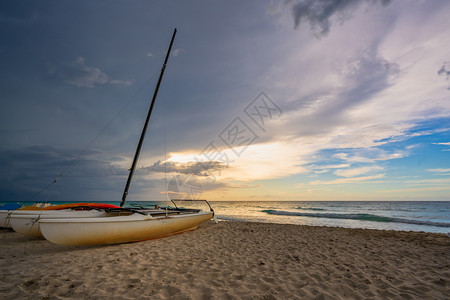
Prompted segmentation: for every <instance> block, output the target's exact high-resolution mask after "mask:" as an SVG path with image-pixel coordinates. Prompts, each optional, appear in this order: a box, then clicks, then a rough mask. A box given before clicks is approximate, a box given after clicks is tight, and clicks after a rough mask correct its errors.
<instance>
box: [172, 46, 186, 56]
mask: <svg viewBox="0 0 450 300" xmlns="http://www.w3.org/2000/svg"><path fill="white" fill-rule="evenodd" d="M184 52H186V51H185V50H184V49H182V48H177V49H174V50H173V51H172V56H178V55H180V54H181V53H184Z"/></svg>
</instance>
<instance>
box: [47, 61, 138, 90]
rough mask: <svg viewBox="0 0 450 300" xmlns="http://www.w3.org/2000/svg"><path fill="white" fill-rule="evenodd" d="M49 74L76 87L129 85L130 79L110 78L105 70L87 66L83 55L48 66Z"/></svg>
mask: <svg viewBox="0 0 450 300" xmlns="http://www.w3.org/2000/svg"><path fill="white" fill-rule="evenodd" d="M49 72H50V74H51V75H54V76H56V77H58V78H60V79H61V80H63V81H64V82H66V83H68V84H71V85H75V86H77V87H87V88H93V87H94V86H95V85H98V84H106V83H109V84H118V85H126V86H128V85H131V84H133V82H132V81H131V80H120V79H111V78H110V77H109V76H108V75H107V74H106V73H105V72H103V71H102V70H100V69H99V68H96V67H92V66H88V65H86V63H85V58H84V57H78V58H77V59H76V60H75V61H73V62H70V63H66V64H61V65H59V66H56V67H55V66H52V67H50V68H49Z"/></svg>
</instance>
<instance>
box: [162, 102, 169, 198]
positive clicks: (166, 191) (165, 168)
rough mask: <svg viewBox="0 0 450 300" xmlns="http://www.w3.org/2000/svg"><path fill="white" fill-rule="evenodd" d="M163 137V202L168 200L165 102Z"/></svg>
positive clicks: (164, 103) (164, 107)
mask: <svg viewBox="0 0 450 300" xmlns="http://www.w3.org/2000/svg"><path fill="white" fill-rule="evenodd" d="M162 108H163V137H164V190H163V191H164V200H165V201H167V199H168V196H169V194H168V188H167V142H166V102H165V101H163V107H162Z"/></svg>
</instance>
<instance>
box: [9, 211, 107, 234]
mask: <svg viewBox="0 0 450 300" xmlns="http://www.w3.org/2000/svg"><path fill="white" fill-rule="evenodd" d="M105 215H106V212H104V211H97V210H88V211H74V210H71V209H63V210H38V211H35V210H15V211H13V212H12V213H11V214H10V215H9V217H8V219H9V222H10V225H11V227H12V229H14V231H15V232H17V233H20V234H23V235H26V236H31V237H42V233H41V230H40V226H39V222H38V221H39V220H42V219H46V218H51V219H61V218H62V219H68V218H95V217H102V216H105Z"/></svg>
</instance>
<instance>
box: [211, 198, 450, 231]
mask: <svg viewBox="0 0 450 300" xmlns="http://www.w3.org/2000/svg"><path fill="white" fill-rule="evenodd" d="M211 206H212V207H213V209H214V210H215V211H216V215H217V217H218V218H219V219H223V220H235V221H244V222H263V223H279V224H297V225H311V226H331V227H345V228H369V229H383V230H402V231H424V232H438V233H445V234H449V233H450V201H439V202H436V201H433V202H431V201H423V202H416V201H275V202H269V201H267V202H266V201H247V202H232V201H226V202H225V201H223V202H211Z"/></svg>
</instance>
